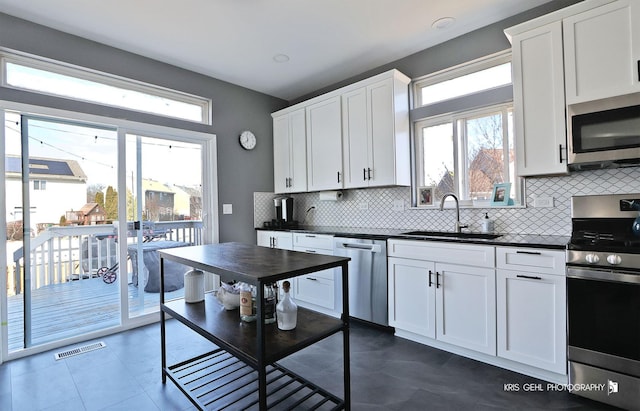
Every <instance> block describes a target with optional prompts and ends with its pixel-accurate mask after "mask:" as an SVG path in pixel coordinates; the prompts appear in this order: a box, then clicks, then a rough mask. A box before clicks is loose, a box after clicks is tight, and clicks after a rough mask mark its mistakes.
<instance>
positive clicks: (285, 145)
mask: <svg viewBox="0 0 640 411" xmlns="http://www.w3.org/2000/svg"><path fill="white" fill-rule="evenodd" d="M306 146H307V141H306V126H305V110H304V108H302V109H300V110H296V111H293V112H291V113H288V114H284V115H282V116H279V117H275V118H274V119H273V187H274V191H275V192H276V193H297V192H304V191H306V190H307V153H306Z"/></svg>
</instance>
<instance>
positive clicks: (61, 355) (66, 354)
mask: <svg viewBox="0 0 640 411" xmlns="http://www.w3.org/2000/svg"><path fill="white" fill-rule="evenodd" d="M106 346H107V344H105V343H103V342H102V341H100V342H97V343H93V344H88V345H83V346H82V347H77V348H72V349H70V350H67V351H62V352H58V353H56V355H55V357H56V360H62V359H64V358H69V357H73V356H74V355H80V354H84V353H86V352H89V351H93V350H99V349H100V348H105V347H106Z"/></svg>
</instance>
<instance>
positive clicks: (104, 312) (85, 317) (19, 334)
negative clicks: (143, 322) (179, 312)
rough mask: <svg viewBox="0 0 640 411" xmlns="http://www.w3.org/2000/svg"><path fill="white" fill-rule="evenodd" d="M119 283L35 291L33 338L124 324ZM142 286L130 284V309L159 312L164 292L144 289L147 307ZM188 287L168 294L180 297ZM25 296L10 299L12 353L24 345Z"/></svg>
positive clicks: (79, 284) (95, 281) (78, 284)
mask: <svg viewBox="0 0 640 411" xmlns="http://www.w3.org/2000/svg"><path fill="white" fill-rule="evenodd" d="M118 287H119V285H118V282H115V283H113V284H106V283H105V282H103V281H102V279H101V278H91V279H83V280H80V281H71V282H66V283H62V284H55V285H50V286H46V287H42V288H39V289H36V290H33V291H32V292H31V311H32V315H31V323H32V331H31V336H32V337H31V339H32V342H31V344H32V345H39V344H43V343H47V342H51V341H56V340H59V339H63V338H68V337H72V336H77V335H82V334H86V333H88V332H91V331H97V330H100V329H104V328H108V327H114V326H118V325H119V324H120V292H119V288H118ZM140 291H142V290H139V289H138V287H136V286H134V285H132V284H129V310H130V312H132V313H143V312H144V313H147V312H152V311H159V308H160V294H159V293H147V292H144V291H142V292H143V293H144V308H143V307H141V305H140V301H139V299H138V297H139V294H138V293H139V292H140ZM183 294H184V289H179V290H176V291H173V292H169V293H165V298H166V299H171V298H177V297H180V296H182V295H183ZM23 297H24V295H22V294H18V295H14V296H11V297H9V298H8V304H7V305H8V320H9V321H8V327H7V328H8V333H9V341H8V345H9V352H12V351H17V350H20V349H22V348H23V342H24V331H23V327H24V325H23V324H24V315H23V313H24V308H23Z"/></svg>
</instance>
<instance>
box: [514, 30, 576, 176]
mask: <svg viewBox="0 0 640 411" xmlns="http://www.w3.org/2000/svg"><path fill="white" fill-rule="evenodd" d="M512 43H513V54H512V56H513V57H512V64H513V100H514V101H513V106H514V122H515V128H516V133H515V139H516V156H517V162H516V164H517V173H518V175H519V176H533V175H544V174H560V173H567V162H566V154H565V153H566V147H567V138H566V127H565V103H564V72H563V62H562V59H563V56H562V23H561V22H554V23H551V24H548V25H546V26H542V27H539V28H537V29H534V30H531V31H529V32H526V33H523V34H520V35H517V36H514V38H513V40H512Z"/></svg>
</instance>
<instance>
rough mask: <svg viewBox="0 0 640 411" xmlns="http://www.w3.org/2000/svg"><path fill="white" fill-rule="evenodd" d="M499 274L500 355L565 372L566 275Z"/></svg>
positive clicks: (516, 272)
mask: <svg viewBox="0 0 640 411" xmlns="http://www.w3.org/2000/svg"><path fill="white" fill-rule="evenodd" d="M497 275H498V284H497V305H498V308H497V313H498V316H497V317H498V356H500V357H503V358H507V359H509V360H514V361H518V362H521V363H525V364H529V365H532V366H534V367H538V368H542V369H545V370H549V371H552V372H557V373H560V374H566V372H567V363H566V315H565V299H566V297H565V295H566V294H565V290H566V284H565V277H564V276H560V275H548V274H540V273H529V272H519V271H511V270H501V269H499V270H498V271H497Z"/></svg>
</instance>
